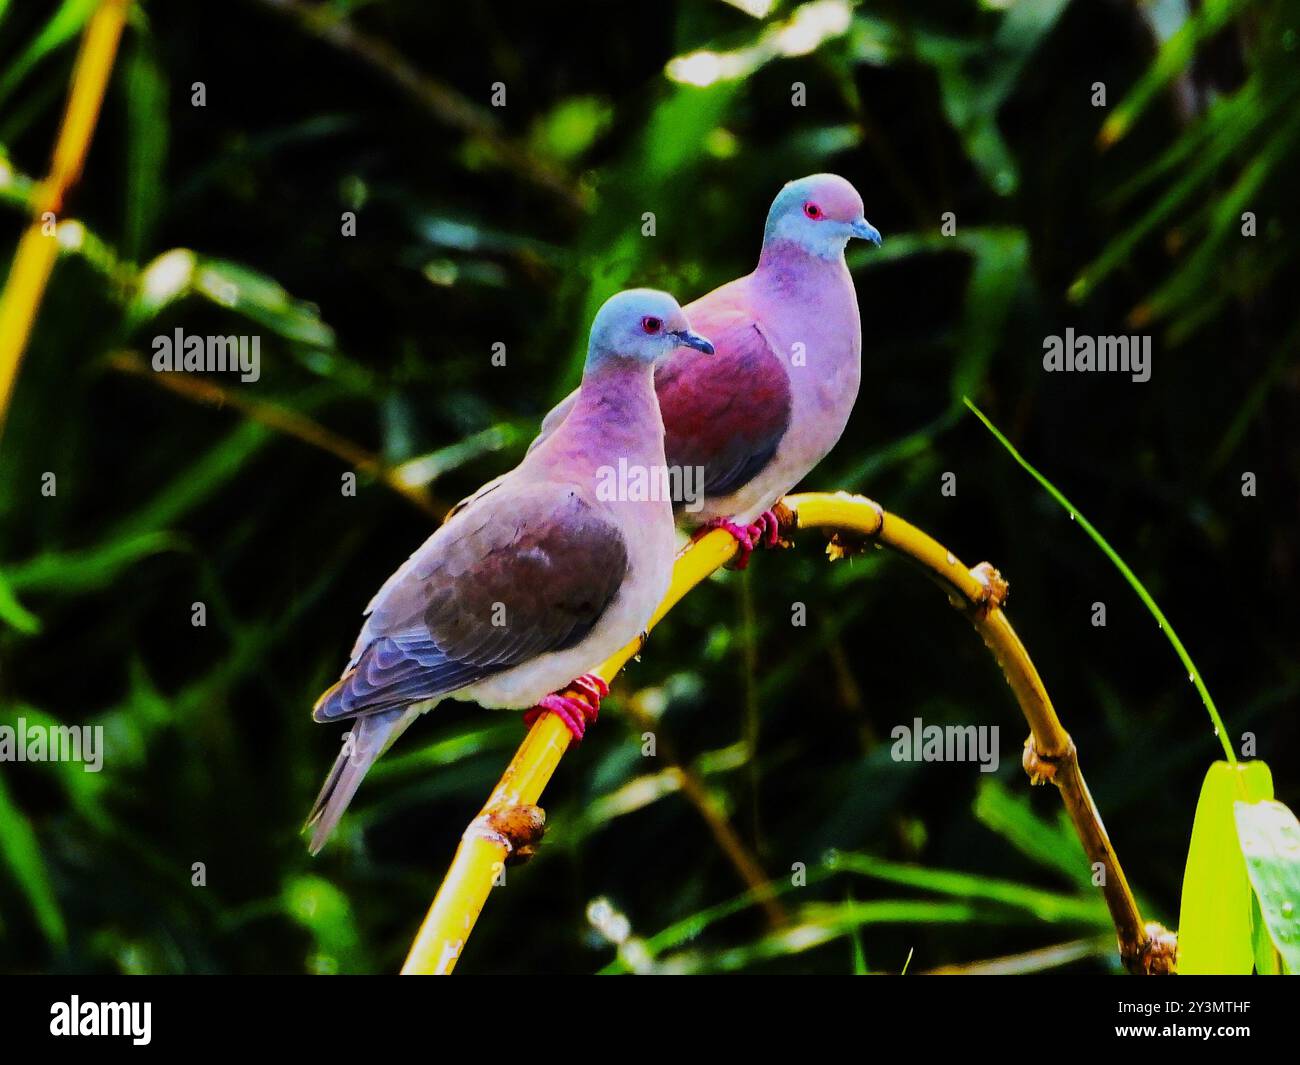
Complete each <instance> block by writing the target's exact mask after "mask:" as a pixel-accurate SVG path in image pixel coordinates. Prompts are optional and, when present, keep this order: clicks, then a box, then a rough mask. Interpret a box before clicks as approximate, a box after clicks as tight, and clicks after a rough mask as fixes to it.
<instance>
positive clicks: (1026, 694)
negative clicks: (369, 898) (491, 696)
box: [402, 492, 1176, 974]
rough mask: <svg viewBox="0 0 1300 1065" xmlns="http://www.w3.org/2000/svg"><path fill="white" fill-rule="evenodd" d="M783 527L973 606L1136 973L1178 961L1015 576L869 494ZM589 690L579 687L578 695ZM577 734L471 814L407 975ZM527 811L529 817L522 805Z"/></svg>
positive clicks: (527, 842)
mask: <svg viewBox="0 0 1300 1065" xmlns="http://www.w3.org/2000/svg"><path fill="white" fill-rule="evenodd" d="M778 511H779V513H780V516H781V519H782V530H783V531H785V532H792V531H794V530H798V529H822V530H824V531H826V532H829V533H831V534H832V539H831V543H830V546H829V547H828V549H827V553H828V554H829V555H830V557H831V558H832V560H834V559H836V558H840V557H843V556H845V555H848V554H851V553H853V552H855V551H857V550H861V549H862V548H864V547H865V546H866V545H867V544H869V543H878V544H880V545H882V546H884V547H888V548H889V549H891V550H893V551H895V552H897V553H898V554H900V555H903V556H904V557H905V558H908V559H910V560H911V561H912V562H914V563H916V564H917V565H919V566H920V567H921V568H922V569H923V570H924V571H925V572H926V574H927V575H928V576H930V577H931V578H932V579H933V580H935V581H936V582H937V583H938V584H939V585H940V586H941V587H942V588H944V590H945V591H947V593H948V595H949V599H950V601H951V602H952V603H953V605H954V606H956V607H958V608H959V609H961V610H963V612H964V613H965V614H966V615H967V616H968V617H969V618H970V620H971V622H972V624H973V625H974V626H975V628H976V631H978V632H979V634H980V636H981V637H983V639H984V642H985V644H987V646H988V647H989V649H990V650H991V651H992V652H993V654H994V657H995V658H996V659H997V661H998V664H999V665H1000V666H1001V668H1002V671H1003V673H1004V674H1005V675H1006V678H1007V680H1008V682H1009V683H1010V685H1011V688H1012V691H1013V692H1014V693H1015V696H1016V700H1017V702H1018V703H1019V704H1020V708H1021V711H1022V712H1023V713H1024V715H1025V719H1026V721H1028V723H1029V728H1030V737H1029V739H1028V740H1027V741H1026V743H1025V754H1024V759H1023V761H1024V766H1025V770H1026V772H1027V773H1028V774H1029V776H1030V781H1031V783H1034V784H1040V783H1045V782H1047V781H1049V780H1050V781H1052V782H1053V783H1054V784H1056V786H1057V787H1058V789H1059V790H1060V792H1061V798H1062V801H1063V802H1064V803H1065V807H1066V810H1067V812H1068V814H1069V816H1070V820H1071V822H1072V823H1073V824H1074V828H1075V831H1076V832H1077V833H1078V835H1079V839H1080V841H1081V842H1082V843H1083V847H1084V851H1085V852H1086V854H1087V855H1088V858H1089V860H1090V861H1091V862H1094V863H1097V864H1098V866H1099V868H1100V869H1101V871H1102V872H1103V873H1104V879H1103V880H1102V883H1101V887H1102V892H1103V894H1104V895H1105V898H1106V903H1107V906H1108V907H1109V909H1110V913H1111V918H1112V920H1113V921H1114V923H1115V930H1116V934H1117V937H1118V940H1119V950H1120V956H1121V958H1122V959H1123V961H1124V964H1125V966H1126V968H1128V970H1129V971H1130V972H1134V973H1148V974H1151V973H1168V972H1172V971H1173V966H1174V956H1175V952H1176V941H1175V939H1174V936H1173V935H1172V934H1171V933H1169V932H1167V931H1166V930H1165V929H1164V928H1162V927H1161V926H1160V925H1158V924H1154V923H1152V924H1149V925H1148V924H1144V923H1143V921H1142V916H1141V914H1140V912H1139V910H1138V907H1137V903H1136V901H1135V900H1134V898H1133V893H1132V892H1131V891H1130V890H1129V886H1128V881H1127V880H1126V879H1125V876H1124V871H1123V869H1122V868H1121V866H1120V864H1119V858H1118V857H1117V856H1116V854H1115V850H1114V847H1112V845H1111V843H1110V839H1109V837H1108V836H1107V835H1106V829H1105V827H1104V826H1103V825H1102V822H1101V815H1100V814H1099V813H1098V811H1097V807H1096V804H1095V803H1094V802H1093V800H1092V796H1091V795H1090V794H1089V793H1088V788H1087V784H1086V783H1085V782H1084V779H1083V774H1082V772H1081V771H1080V769H1079V763H1078V757H1077V752H1076V751H1075V747H1074V742H1073V741H1072V740H1071V739H1070V735H1069V733H1067V732H1066V731H1065V729H1064V728H1063V727H1062V725H1061V722H1060V720H1059V718H1058V717H1057V716H1056V711H1055V709H1054V708H1053V706H1052V702H1051V699H1050V698H1049V697H1048V695H1047V690H1046V689H1045V688H1044V686H1043V682H1042V679H1041V678H1040V677H1039V676H1038V671H1037V670H1036V669H1035V668H1034V664H1033V662H1032V661H1031V660H1030V658H1029V655H1028V653H1027V652H1026V651H1025V648H1024V645H1023V644H1022V643H1021V642H1020V639H1019V637H1018V636H1017V635H1016V633H1015V630H1014V629H1013V628H1012V627H1011V623H1010V622H1009V621H1008V620H1007V618H1006V615H1005V614H1004V613H1003V612H1002V603H1003V602H1004V601H1005V598H1006V592H1007V584H1006V582H1005V581H1004V580H1003V579H1002V577H1001V575H1000V574H998V572H997V571H996V570H995V569H994V568H993V567H992V566H990V565H989V564H988V563H981V564H980V565H978V566H976V567H974V568H973V569H967V568H965V567H964V566H963V565H962V564H961V563H960V562H959V561H958V560H957V558H956V557H955V556H954V555H953V554H952V552H950V551H948V550H947V549H946V548H944V547H943V545H942V544H940V543H938V542H937V541H936V540H934V539H932V538H931V537H929V536H927V535H926V534H925V533H923V532H921V531H920V530H919V529H917V528H915V527H914V526H912V525H909V524H908V523H907V522H905V521H903V520H902V519H901V518H898V517H896V516H894V515H892V514H888V513H886V512H885V510H884V509H883V508H882V507H880V506H879V505H878V504H876V503H874V502H872V501H871V500H869V499H865V498H863V497H862V496H851V495H848V494H846V493H842V492H841V493H836V494H829V493H824V492H810V493H804V494H800V495H795V496H790V497H788V498H787V499H786V500H785V501H784V504H783V506H781V507H779V508H778ZM735 548H736V545H735V541H734V540H732V538H731V537H730V536H729V535H727V534H726V533H725V532H721V531H715V532H712V533H710V534H708V535H707V536H705V537H703V538H701V539H700V540H698V541H696V542H695V543H692V544H691V545H689V546H688V547H687V548H686V549H685V550H684V551H683V552H682V553H681V554H680V555H679V556H678V559H677V565H676V568H675V569H674V572H673V581H672V585H671V587H670V589H669V592H668V595H667V597H666V598H665V599H664V601H663V603H662V604H660V606H659V609H658V610H657V611H656V612H655V615H654V617H653V618H652V619H651V622H650V626H649V627H650V628H653V626H654V625H655V624H657V623H658V622H659V621H660V620H661V619H662V618H663V617H664V615H666V614H667V613H668V611H669V610H671V609H672V608H673V607H674V606H675V605H676V604H677V603H678V602H679V601H680V600H681V598H682V597H683V596H684V595H685V594H686V593H687V592H688V591H690V590H691V589H692V588H693V587H695V585H697V584H699V583H700V582H701V581H703V580H704V579H705V578H707V577H708V576H709V575H710V574H711V573H713V572H714V571H715V570H716V569H718V568H719V567H720V566H722V565H723V564H724V563H726V562H727V561H728V560H729V559H730V558H731V557H732V555H733V554H734V553H735ZM643 642H644V639H638V640H634V641H632V643H630V644H628V646H627V647H624V648H623V649H622V650H621V651H619V652H618V654H616V655H614V656H613V657H612V658H610V659H609V661H607V662H605V663H604V664H602V665H601V667H600V668H599V669H598V670H596V672H597V673H599V674H600V675H601V676H602V677H604V678H605V679H606V680H607V681H608V680H611V679H612V678H613V677H614V676H615V675H616V674H617V673H618V671H619V670H621V669H622V668H623V666H624V665H625V664H626V663H627V661H628V660H629V659H630V658H632V656H633V655H635V654H636V653H637V652H638V651H639V650H640V648H641V645H642V643H643ZM574 694H577V693H574ZM568 745H569V733H568V731H567V729H566V728H565V727H564V725H563V724H561V723H560V721H559V720H558V719H557V718H555V717H554V716H553V715H551V714H543V715H542V716H541V717H539V718H538V719H537V721H536V722H535V723H534V725H533V727H532V729H531V730H530V731H529V733H528V735H527V736H526V737H525V739H524V742H523V744H522V745H521V746H520V748H519V750H518V751H517V752H516V754H515V757H514V758H513V759H512V761H511V763H510V765H509V766H508V767H507V768H506V771H505V774H504V775H503V776H502V778H501V781H500V782H499V783H498V784H497V787H496V788H495V790H494V791H493V792H492V794H491V795H490V796H489V797H488V801H487V803H486V804H484V806H483V809H482V811H481V812H480V813H479V816H478V817H476V818H475V819H474V821H472V822H471V823H470V826H469V828H468V829H467V830H466V832H465V835H464V837H463V838H462V841H461V844H460V846H459V847H458V848H457V850H456V855H455V857H454V858H453V859H452V864H451V868H450V869H449V870H448V872H447V876H446V878H445V879H444V880H443V883H442V886H441V887H440V888H439V890H438V894H437V895H436V896H435V898H434V900H433V905H432V906H431V907H430V909H429V912H428V915H427V916H426V917H425V919H424V923H423V924H422V925H421V927H420V931H419V933H418V934H417V936H416V939H415V942H414V943H413V944H412V946H411V951H410V954H409V955H408V957H407V959H406V963H405V964H404V965H403V967H402V972H403V973H404V974H429V973H450V972H451V971H452V969H453V968H454V967H455V964H456V961H457V960H458V959H459V957H460V955H461V952H462V951H463V950H464V947H465V943H466V941H467V940H468V938H469V934H470V932H471V931H472V930H473V928H474V923H475V921H476V920H477V919H478V915H479V913H480V912H481V911H482V909H483V905H484V903H485V902H486V901H487V896H488V894H489V893H490V892H491V890H492V887H493V885H494V884H495V883H497V882H499V881H500V878H501V876H502V875H503V870H504V867H505V863H506V860H507V858H509V857H510V856H511V855H512V854H515V855H521V854H524V853H528V852H530V851H531V848H532V845H533V844H534V843H535V842H536V840H537V839H538V838H539V836H540V834H541V827H542V823H543V818H542V816H541V814H540V811H538V810H537V809H536V804H537V802H538V800H539V799H540V797H541V794H542V790H543V789H544V788H545V786H546V784H547V782H548V781H549V780H550V778H551V775H552V774H553V773H554V772H555V769H556V767H557V766H558V765H559V762H560V759H561V757H563V755H564V752H565V751H566V750H567V749H568ZM521 811H522V812H523V813H524V814H525V816H520V812H521Z"/></svg>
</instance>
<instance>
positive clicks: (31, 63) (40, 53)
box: [0, 0, 98, 102]
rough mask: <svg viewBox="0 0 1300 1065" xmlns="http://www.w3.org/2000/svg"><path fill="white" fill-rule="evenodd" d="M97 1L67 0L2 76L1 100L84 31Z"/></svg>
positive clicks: (0, 85) (0, 86)
mask: <svg viewBox="0 0 1300 1065" xmlns="http://www.w3.org/2000/svg"><path fill="white" fill-rule="evenodd" d="M97 2H98V0H63V3H62V4H61V5H60V6H59V9H58V10H57V11H56V12H55V13H54V14H53V15H51V16H50V20H49V21H48V22H47V23H46V24H45V26H44V28H43V29H42V30H41V32H40V33H38V34H37V35H36V37H35V38H34V39H33V40H32V42H31V44H29V45H28V46H27V48H26V49H25V50H24V51H23V53H22V54H21V55H20V56H18V58H17V59H15V60H14V61H13V62H11V63H10V64H9V69H8V70H6V71H5V73H4V77H2V78H0V102H3V101H4V100H5V99H6V97H8V96H9V94H10V93H11V92H13V91H14V89H15V88H17V87H18V85H19V84H20V83H21V82H22V80H23V79H24V78H25V77H27V75H28V74H29V73H30V72H31V70H32V68H33V67H35V66H36V64H38V63H39V62H40V61H41V60H42V59H44V58H45V57H46V56H47V55H49V54H50V53H51V52H54V51H57V50H58V49H59V48H61V47H62V46H63V45H65V44H67V43H68V41H70V40H72V39H73V38H74V37H76V36H77V34H78V33H80V32H81V27H82V26H84V25H85V23H86V20H87V19H89V18H90V15H91V12H93V11H94V10H95V4H96V3H97Z"/></svg>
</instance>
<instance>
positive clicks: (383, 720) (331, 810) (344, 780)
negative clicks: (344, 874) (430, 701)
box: [303, 707, 420, 854]
mask: <svg viewBox="0 0 1300 1065" xmlns="http://www.w3.org/2000/svg"><path fill="white" fill-rule="evenodd" d="M419 714H420V711H419V710H417V709H414V708H407V707H401V708H398V709H396V710H384V711H381V712H380V713H376V714H366V715H365V716H363V717H360V718H358V719H356V720H355V721H354V722H353V724H352V731H351V732H350V733H348V736H347V738H346V739H345V741H344V743H343V750H342V751H340V752H339V756H338V758H336V759H335V760H334V767H333V768H332V769H331V770H330V773H329V776H328V777H326V778H325V785H324V787H322V788H321V789H320V794H319V795H317V796H316V802H315V804H314V805H313V806H312V808H311V813H310V814H308V815H307V823H306V824H305V825H304V826H303V828H304V830H305V829H311V830H312V833H311V843H310V844H309V848H310V850H311V853H312V854H316V853H318V852H319V851H320V849H321V848H322V847H323V846H325V841H326V840H328V839H329V837H330V834H331V833H332V832H333V831H334V829H335V826H337V825H338V823H339V819H340V818H341V817H342V816H343V811H344V810H346V809H347V808H348V803H350V802H351V801H352V796H354V795H355V794H356V793H357V788H359V787H360V786H361V781H362V780H363V779H364V778H365V775H366V773H367V772H369V770H370V767H371V766H372V765H374V763H375V760H376V759H377V758H378V757H379V756H380V755H381V754H383V753H384V752H385V751H386V750H388V748H389V747H391V746H392V744H393V742H394V741H395V740H396V739H397V737H398V736H400V735H401V734H402V733H403V732H405V731H406V729H407V726H409V725H410V724H411V722H412V721H414V720H415V719H416V718H417V717H419Z"/></svg>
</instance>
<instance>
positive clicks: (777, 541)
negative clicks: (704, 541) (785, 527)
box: [695, 510, 785, 570]
mask: <svg viewBox="0 0 1300 1065" xmlns="http://www.w3.org/2000/svg"><path fill="white" fill-rule="evenodd" d="M714 529H722V530H724V531H726V532H728V533H730V534H731V537H732V539H733V540H735V541H736V557H735V558H733V559H732V560H731V562H729V563H728V564H727V565H728V567H729V568H730V569H737V570H740V569H744V568H745V567H746V566H748V565H749V557H750V555H752V554H753V553H754V548H756V547H779V546H780V545H781V544H782V543H784V542H785V541H783V540H782V539H781V519H780V518H779V517H777V515H776V514H775V513H774V512H773V511H771V510H765V511H763V513H762V514H760V515H759V516H758V517H757V518H755V519H754V520H753V521H752V522H751V523H750V524H748V525H737V524H736V523H735V522H734V521H729V520H727V519H726V518H714V519H713V520H712V521H709V522H706V523H705V524H704V525H702V526H700V530H699V532H697V533H696V534H695V538H696V539H699V537H701V536H703V535H704V534H705V533H710V532H712V531H713V530H714Z"/></svg>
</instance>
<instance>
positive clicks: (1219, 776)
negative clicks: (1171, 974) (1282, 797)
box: [1178, 762, 1273, 976]
mask: <svg viewBox="0 0 1300 1065" xmlns="http://www.w3.org/2000/svg"><path fill="white" fill-rule="evenodd" d="M1272 794H1273V778H1272V774H1271V773H1270V772H1269V769H1268V766H1267V765H1265V764H1264V763H1263V762H1243V763H1239V764H1237V765H1229V764H1228V763H1227V762H1215V763H1213V764H1212V765H1211V766H1210V769H1209V772H1208V773H1206V774H1205V780H1204V782H1203V783H1202V784H1201V794H1200V798H1199V799H1197V802H1196V819H1195V820H1194V821H1193V823H1192V838H1191V844H1190V845H1189V847H1188V850H1187V866H1186V868H1185V870H1184V872H1183V894H1182V903H1181V906H1180V909H1179V913H1178V971H1179V972H1180V973H1184V974H1186V975H1188V976H1197V975H1202V974H1220V975H1232V974H1249V973H1250V971H1251V967H1252V965H1253V963H1254V949H1253V947H1252V941H1251V930H1250V907H1251V902H1250V898H1251V894H1250V881H1249V879H1248V878H1247V875H1246V863H1245V861H1244V860H1243V859H1242V856H1241V846H1240V844H1239V843H1238V840H1237V827H1236V824H1235V823H1234V820H1233V804H1234V803H1235V802H1236V801H1237V800H1238V799H1241V798H1245V799H1248V800H1250V801H1257V800H1259V799H1266V798H1270V797H1271V796H1272Z"/></svg>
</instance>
